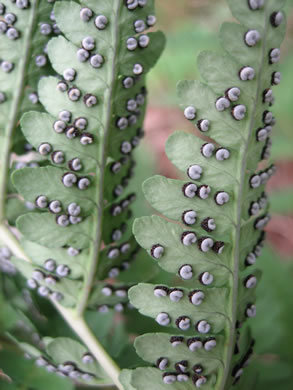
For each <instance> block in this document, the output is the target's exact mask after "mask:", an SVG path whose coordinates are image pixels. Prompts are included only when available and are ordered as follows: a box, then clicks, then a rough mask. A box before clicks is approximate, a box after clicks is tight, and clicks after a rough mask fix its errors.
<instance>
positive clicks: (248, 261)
mask: <svg viewBox="0 0 293 390" xmlns="http://www.w3.org/2000/svg"><path fill="white" fill-rule="evenodd" d="M264 242H265V232H261V235H260V237H259V239H258V241H257V243H256V245H255V246H254V247H253V249H252V251H251V252H249V253H248V254H247V256H246V258H245V265H246V266H250V265H253V264H255V262H256V259H257V258H258V257H259V256H260V254H261V250H262V248H263V247H264Z"/></svg>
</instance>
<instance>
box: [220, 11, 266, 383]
mask: <svg viewBox="0 0 293 390" xmlns="http://www.w3.org/2000/svg"><path fill="white" fill-rule="evenodd" d="M266 10H267V7H266ZM264 17H265V28H264V41H263V46H262V58H261V61H260V67H259V69H258V79H257V90H256V96H255V100H254V102H253V104H254V108H253V111H252V114H251V120H250V122H249V130H248V135H247V139H246V142H245V145H244V150H243V153H242V154H243V157H242V160H240V161H241V163H240V170H239V177H240V180H239V182H240V186H239V190H238V196H237V198H238V202H237V209H236V232H235V250H234V264H233V267H234V275H233V282H232V283H233V288H232V294H231V298H230V300H231V305H230V307H231V309H232V310H231V318H232V328H231V329H230V335H229V342H228V344H227V347H226V351H225V353H226V359H225V361H226V365H225V370H224V373H223V376H222V380H221V385H220V387H219V389H220V390H225V388H226V385H227V380H228V377H229V373H230V371H231V361H232V356H233V351H234V346H235V326H236V320H237V308H238V288H239V286H238V284H239V262H240V238H241V228H242V205H243V202H244V199H243V195H244V194H243V191H244V187H245V180H246V168H247V162H248V161H247V159H248V152H249V145H250V142H251V137H252V134H253V130H254V126H255V116H256V111H257V102H258V98H259V96H260V92H261V87H262V83H261V80H262V69H263V64H264V60H265V53H266V44H267V42H266V33H267V28H268V20H269V16H268V15H267V12H265V15H264Z"/></svg>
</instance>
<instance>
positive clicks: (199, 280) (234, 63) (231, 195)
mask: <svg viewBox="0 0 293 390" xmlns="http://www.w3.org/2000/svg"><path fill="white" fill-rule="evenodd" d="M228 3H229V6H230V8H231V11H232V14H233V16H234V17H235V18H236V19H238V21H239V22H240V24H236V23H225V24H224V25H223V26H222V29H221V32H220V40H221V44H222V47H223V49H224V51H225V53H223V54H216V53H211V52H204V53H201V54H200V56H199V58H198V66H199V69H200V73H201V75H202V78H203V80H204V82H199V81H182V82H180V83H179V85H178V93H179V98H180V102H181V107H182V109H183V111H184V115H185V117H186V119H188V120H190V121H191V122H192V123H193V124H194V125H195V126H197V127H198V129H199V130H200V131H201V132H202V133H203V135H205V136H207V137H209V138H208V140H205V141H204V140H203V139H201V138H198V137H196V136H195V135H193V134H188V133H185V132H176V133H175V134H173V135H172V136H171V137H170V138H169V140H168V142H167V145H166V152H167V155H168V157H169V159H170V160H171V161H172V163H173V164H174V165H175V166H176V167H177V168H179V169H180V170H181V171H182V172H183V174H185V175H186V179H185V180H173V179H167V178H165V177H162V176H155V177H152V178H150V179H148V180H147V181H146V182H145V183H144V186H143V190H144V193H145V196H146V198H147V200H148V201H149V203H150V204H151V205H152V206H153V207H154V209H155V210H157V211H158V212H159V213H161V214H162V215H163V216H164V217H165V218H163V217H161V216H152V217H143V218H140V219H138V220H136V221H135V224H134V233H135V236H136V239H137V241H138V242H139V244H140V245H141V246H142V247H143V248H145V249H146V250H147V252H148V253H149V254H150V255H151V256H152V257H153V258H154V259H155V260H156V261H157V262H158V264H159V265H160V267H162V268H163V269H164V270H166V271H168V272H171V273H174V274H175V275H176V279H175V280H174V284H173V285H172V286H166V285H152V284H139V285H138V286H135V287H133V288H131V289H130V292H129V295H130V301H131V303H132V304H133V305H134V306H136V307H137V308H138V309H139V311H140V312H141V313H142V314H145V315H147V316H150V317H153V318H154V319H155V320H156V321H157V323H158V324H160V325H162V326H167V327H169V329H168V330H167V332H166V333H157V334H145V335H143V336H140V337H138V338H137V339H136V343H135V346H136V349H137V353H138V354H139V355H140V356H141V357H142V358H143V359H144V360H145V361H147V362H149V363H151V364H152V365H155V366H156V368H151V367H148V368H138V369H136V370H134V371H132V372H131V371H126V372H124V373H123V374H122V380H123V382H124V384H125V386H126V388H127V389H128V388H129V389H133V388H135V389H137V390H149V389H153V388H155V389H157V390H159V389H165V388H170V389H172V388H173V389H178V390H179V389H192V388H199V387H202V388H203V389H217V390H218V389H220V390H223V389H228V388H229V387H230V386H231V385H233V384H235V383H236V382H237V381H238V380H239V378H240V376H241V374H242V372H243V368H244V367H245V366H246V364H247V362H248V360H249V358H250V356H251V354H252V348H253V344H254V341H253V340H252V338H251V335H250V332H249V329H248V328H247V326H246V325H244V322H245V320H246V318H247V317H252V316H254V315H255V312H256V306H255V293H254V290H255V287H256V285H257V283H258V281H259V279H260V276H261V273H260V271H259V270H257V269H255V268H254V267H252V266H253V265H254V264H255V262H256V258H257V257H258V256H259V255H260V252H261V248H262V246H263V242H264V236H265V233H264V231H263V229H264V227H265V225H266V223H267V222H268V221H269V214H268V201H267V196H266V194H265V192H264V191H265V184H266V182H267V181H268V179H269V178H270V177H271V175H272V174H273V173H274V167H273V165H270V163H269V150H270V146H271V139H270V134H271V131H272V127H273V125H274V124H275V119H274V117H273V114H272V113H271V111H270V106H271V105H272V104H273V102H274V98H273V92H272V86H273V85H276V84H279V82H280V76H281V75H280V73H279V72H278V71H277V63H278V61H279V58H280V44H281V42H282V39H283V37H284V33H285V16H284V13H283V11H282V7H283V5H284V1H275V0H267V1H262V0H248V1H247V0H245V1H244V0H228ZM172 328H173V329H172Z"/></svg>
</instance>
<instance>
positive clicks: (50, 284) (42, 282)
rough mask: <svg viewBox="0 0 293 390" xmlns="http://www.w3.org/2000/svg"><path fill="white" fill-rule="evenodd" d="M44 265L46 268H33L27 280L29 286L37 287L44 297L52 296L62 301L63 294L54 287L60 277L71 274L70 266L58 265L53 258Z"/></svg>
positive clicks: (31, 287)
mask: <svg viewBox="0 0 293 390" xmlns="http://www.w3.org/2000/svg"><path fill="white" fill-rule="evenodd" d="M43 267H44V270H40V269H34V270H33V272H32V275H31V278H29V279H28V280H27V286H28V287H29V288H30V289H37V292H38V294H39V295H40V296H42V297H51V298H53V299H55V300H57V301H61V300H62V299H63V294H62V293H60V292H59V291H55V290H54V289H55V288H56V287H57V283H58V282H59V281H60V278H64V277H66V276H68V275H69V274H70V271H71V270H70V268H69V267H68V266H67V265H65V264H59V265H57V263H56V261H55V260H53V259H47V260H45V262H44V265H43ZM45 271H47V273H46V272H45ZM48 272H49V273H48ZM53 272H54V274H53Z"/></svg>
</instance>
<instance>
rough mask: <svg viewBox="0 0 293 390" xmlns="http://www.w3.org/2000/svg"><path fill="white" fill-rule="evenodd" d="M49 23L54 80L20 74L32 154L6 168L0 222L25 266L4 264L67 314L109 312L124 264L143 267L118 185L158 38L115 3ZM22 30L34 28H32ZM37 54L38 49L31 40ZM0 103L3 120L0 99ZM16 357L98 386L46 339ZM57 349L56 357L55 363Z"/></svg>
mask: <svg viewBox="0 0 293 390" xmlns="http://www.w3.org/2000/svg"><path fill="white" fill-rule="evenodd" d="M4 3H5V4H7V6H8V4H9V7H12V6H13V5H10V2H8V1H4ZM41 3H42V5H41ZM43 3H44V2H38V1H37V0H35V1H31V2H30V5H31V6H30V7H29V8H28V9H27V10H25V11H23V12H26V13H27V14H29V12H30V10H31V8H32V5H33V6H34V12H35V14H36V15H38V13H39V12H40V13H41V12H43V8H44V6H43ZM48 15H50V14H48ZM87 15H88V17H87ZM87 19H88V20H87ZM24 22H25V21H24ZM54 22H56V28H57V26H58V29H60V34H59V36H58V37H57V38H53V39H51V40H50V42H49V43H48V45H47V49H46V51H47V53H48V54H47V58H48V59H49V60H50V64H51V66H52V68H50V73H51V74H54V72H56V74H57V76H53V75H51V76H49V77H41V78H40V74H36V72H35V71H34V69H33V68H31V69H32V73H33V80H34V81H30V79H29V80H28V84H29V85H30V86H32V87H34V89H36V88H37V87H36V85H37V83H38V89H37V96H38V99H39V101H40V103H41V105H42V106H41V105H40V110H39V108H38V109H37V110H34V111H31V110H32V109H33V108H34V107H31V106H28V104H26V105H25V106H24V109H23V111H22V112H24V111H25V114H24V115H23V116H22V118H21V121H20V124H21V130H22V132H23V135H24V137H25V139H26V141H25V142H27V143H29V145H30V148H31V149H32V150H33V152H34V154H33V163H29V164H26V165H25V164H23V165H21V164H14V165H13V167H12V171H13V172H12V178H11V183H9V185H10V186H11V191H12V192H14V193H17V198H16V197H15V198H14V199H15V200H14V201H13V203H11V205H10V207H9V209H10V210H11V215H9V216H8V219H9V221H12V223H13V224H14V223H15V225H16V228H17V229H18V231H19V232H20V233H21V240H20V241H21V245H22V247H23V249H24V251H25V253H26V254H27V256H28V257H29V258H30V260H31V262H30V263H29V262H23V261H22V259H18V258H16V257H12V258H11V261H12V262H13V264H14V265H15V266H16V267H17V268H18V269H19V270H20V271H21V273H22V274H23V276H24V277H25V278H26V279H27V280H28V286H29V287H30V288H32V289H34V290H36V292H37V293H38V294H39V295H41V296H46V297H48V298H50V299H51V300H53V301H54V300H58V301H59V302H60V303H61V305H64V306H66V307H67V308H70V309H71V308H72V309H73V310H76V311H78V312H79V314H80V313H82V312H83V311H84V310H85V309H87V308H89V309H93V310H98V311H100V312H102V313H103V312H106V311H109V310H116V311H119V312H120V311H122V310H123V309H124V308H125V307H126V306H127V303H128V298H127V291H128V289H129V287H130V286H132V285H133V284H135V282H136V281H135V280H133V279H130V280H127V277H125V278H123V277H121V280H123V281H119V278H118V277H119V276H120V274H121V273H122V275H123V271H126V270H128V269H129V267H131V264H132V262H133V261H134V260H135V259H136V257H138V259H137V261H140V260H141V262H142V266H143V262H144V254H142V255H141V257H139V255H138V252H139V247H138V245H137V243H136V241H135V240H134V238H133V235H132V232H131V227H130V226H131V222H132V212H131V209H130V208H131V204H132V203H133V202H134V200H135V194H134V193H131V192H130V191H129V190H128V189H127V186H128V183H129V181H130V179H131V177H132V176H133V169H134V165H135V161H134V158H133V151H134V149H135V148H136V147H137V145H138V143H139V141H140V139H141V137H142V136H143V120H144V115H145V110H146V103H147V90H146V87H145V83H146V74H147V73H148V71H149V70H150V69H151V68H152V67H153V66H154V65H155V63H156V62H157V60H158V58H159V56H160V54H161V51H162V50H163V47H164V45H165V38H164V36H163V34H162V33H161V32H149V28H150V27H152V26H153V25H154V23H155V17H154V1H153V0H149V1H147V2H145V4H141V6H139V7H137V8H136V9H135V10H132V11H131V10H130V9H128V8H127V5H126V4H125V2H124V1H122V0H109V1H106V2H105V1H102V0H99V1H97V0H88V1H86V2H82V1H59V2H56V3H55V5H54ZM137 22H138V23H137ZM34 28H36V29H37V28H38V29H39V28H40V20H39V19H36V20H34ZM49 35H50V37H52V34H49ZM37 38H39V34H36V38H35V39H36V40H37ZM129 38H131V40H130V41H129ZM20 43H21V39H20ZM131 44H132V46H131ZM133 44H134V46H136V47H133ZM38 45H43V43H42V42H41V39H40V38H39V41H38ZM1 49H2V48H1ZM15 53H17V51H16V52H15ZM18 54H19V55H21V53H18ZM14 55H16V54H14ZM84 56H85V57H84ZM84 59H85V60H84ZM13 73H14V72H12V73H11V75H13ZM44 75H47V73H43V74H42V76H44ZM9 77H10V76H9ZM9 80H10V79H9ZM10 82H11V83H15V79H13V80H12V79H11V81H10ZM7 83H8V82H7ZM5 92H6V90H5ZM7 97H10V96H8V93H7ZM12 99H13V97H12V96H11V100H12ZM6 104H7V109H9V107H8V100H7V102H5V103H4V106H5V105H6ZM38 107H39V106H38ZM42 107H43V108H42ZM41 109H43V111H44V112H40V111H41ZM3 112H4V111H3ZM1 115H2V112H1ZM5 115H7V114H5ZM5 115H4V116H3V120H4V118H5ZM1 118H2V117H1ZM60 126H61V130H60ZM36 161H37V162H36ZM22 166H24V167H22ZM11 198H12V197H11ZM16 199H17V201H19V202H20V204H23V200H24V202H25V203H24V206H27V207H29V208H30V210H28V209H26V208H25V207H20V206H19V205H18V203H17V210H18V214H20V215H19V216H18V218H17V212H16V210H13V208H14V207H15V206H14V205H16ZM9 202H10V199H9ZM9 202H8V204H9ZM125 274H126V275H127V272H125ZM147 277H149V276H147ZM139 280H145V279H144V277H143V276H142V277H141V276H140V278H139ZM74 343H75V344H74ZM65 344H66V345H65ZM61 345H62V348H61V347H60V346H61ZM21 347H22V348H23V349H24V350H25V351H26V352H27V353H28V354H29V355H31V357H33V358H35V359H36V358H37V357H40V356H41V355H42V356H43V357H44V358H45V359H46V360H47V363H46V364H45V365H46V366H47V365H50V364H52V365H54V366H55V367H59V366H58V365H60V364H62V363H64V361H66V360H70V361H72V360H73V357H75V360H76V361H74V363H75V365H76V367H78V368H79V371H80V375H81V373H83V374H89V377H88V378H87V379H84V380H83V377H81V376H80V375H79V376H78V377H76V378H75V377H73V376H72V378H74V379H77V380H78V381H79V380H80V381H81V382H88V381H92V382H89V383H91V384H99V383H104V384H107V383H109V380H108V379H107V376H106V374H105V373H104V371H103V369H101V368H96V369H95V370H89V369H88V370H86V367H84V366H83V364H82V363H81V362H80V359H81V356H82V353H85V351H81V350H80V348H83V347H81V345H80V344H78V343H76V342H73V340H70V339H68V340H65V339H64V340H62V339H59V338H57V339H55V340H54V341H52V340H51V341H50V343H49V344H48V345H47V348H46V351H45V353H44V351H41V352H40V351H38V352H36V354H33V353H32V351H33V350H31V351H30V346H29V345H21ZM67 347H68V348H67ZM62 349H64V350H66V349H67V351H68V356H62V357H61V356H60V354H59V352H60V351H61V350H62ZM74 351H76V353H75V352H74ZM60 353H61V352H60ZM70 354H72V355H73V356H72V357H71V356H70ZM94 364H95V365H97V363H94ZM58 370H59V369H58ZM59 371H62V369H60V370H59ZM62 372H63V371H62ZM59 373H60V372H59ZM91 375H92V376H91ZM90 376H91V378H90ZM93 378H94V379H93ZM93 380H94V381H93Z"/></svg>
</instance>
